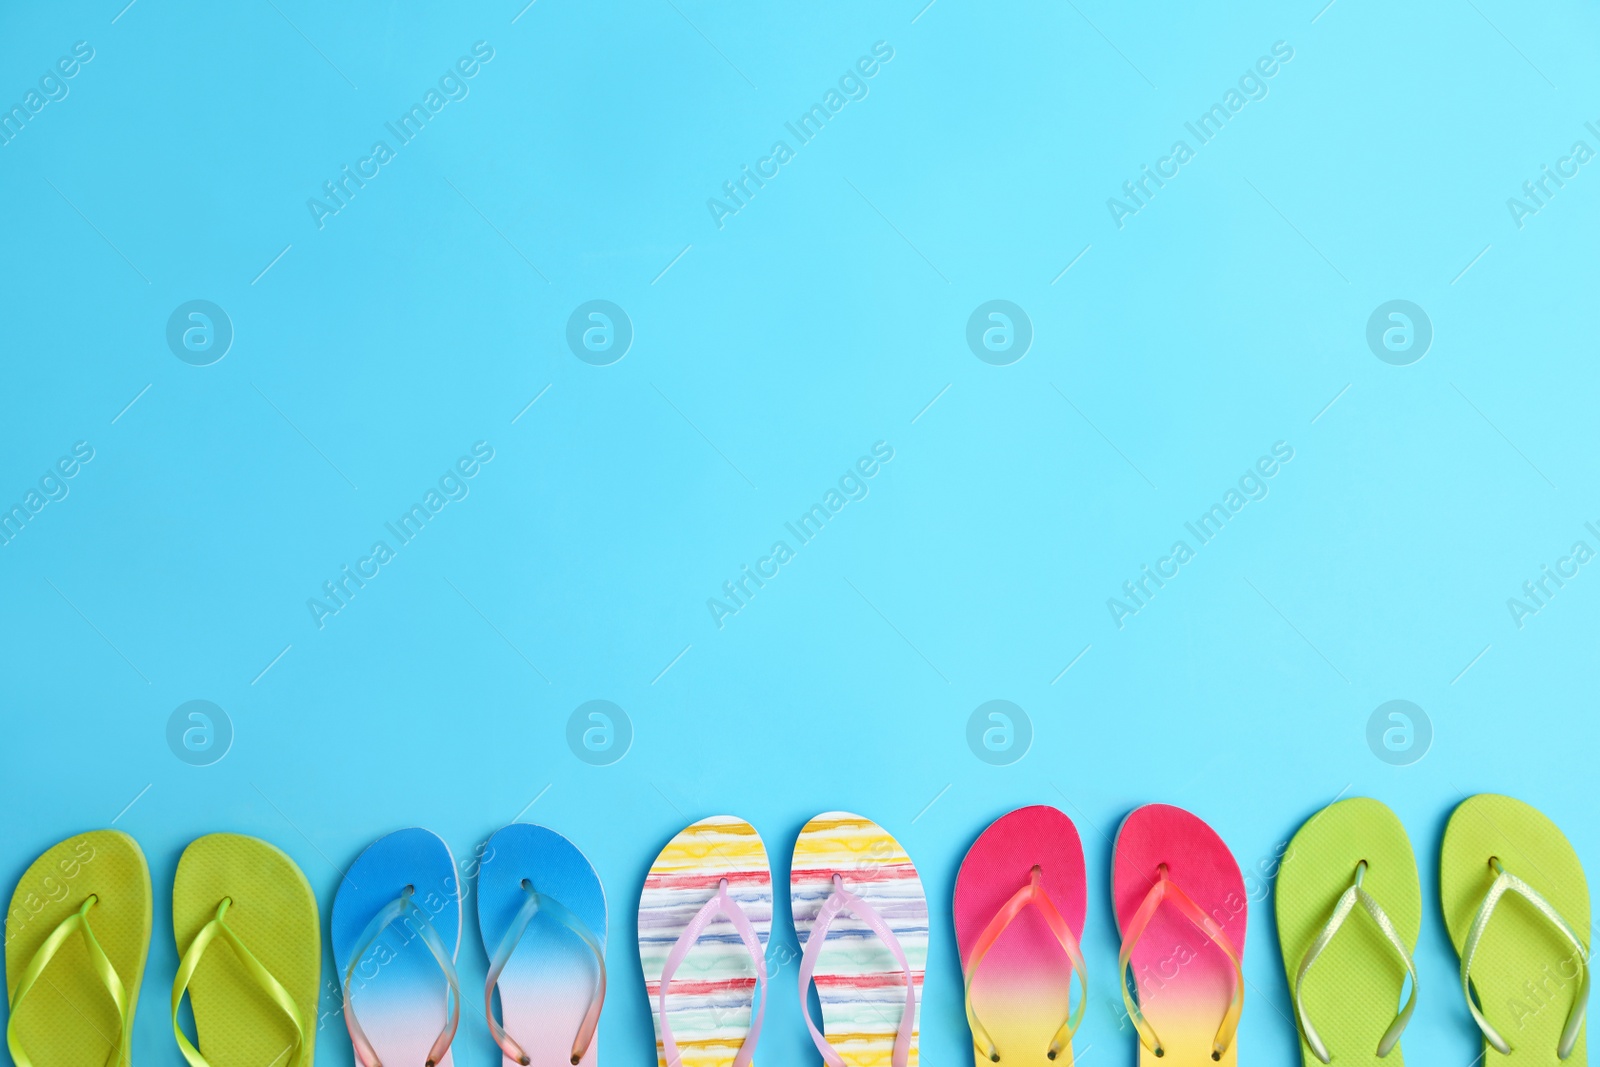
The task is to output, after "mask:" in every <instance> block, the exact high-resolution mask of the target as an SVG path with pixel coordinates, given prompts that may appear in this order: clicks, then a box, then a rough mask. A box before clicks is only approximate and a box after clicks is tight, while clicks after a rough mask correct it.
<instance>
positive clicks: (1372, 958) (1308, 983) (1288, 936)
mask: <svg viewBox="0 0 1600 1067" xmlns="http://www.w3.org/2000/svg"><path fill="white" fill-rule="evenodd" d="M1363 860H1365V861H1366V864H1367V869H1366V873H1365V874H1364V875H1363V876H1362V881H1361V887H1362V888H1363V889H1365V890H1366V891H1367V892H1368V893H1370V894H1372V897H1373V899H1374V900H1376V901H1377V902H1378V905H1379V906H1380V907H1381V908H1383V910H1384V913H1385V914H1386V915H1388V916H1389V919H1390V921H1391V922H1393V923H1394V927H1395V932H1396V933H1398V934H1399V935H1400V940H1401V941H1402V942H1403V943H1404V944H1405V946H1406V950H1407V951H1408V952H1413V953H1414V952H1415V951H1416V947H1417V932H1418V930H1419V929H1420V927H1421V925H1422V886H1421V882H1420V880H1419V879H1418V877H1417V859H1416V856H1415V855H1413V853H1412V851H1411V839H1410V838H1409V837H1407V836H1406V830H1405V827H1404V826H1402V825H1401V824H1400V820H1399V818H1398V817H1397V816H1396V815H1395V813H1394V812H1392V811H1390V810H1389V809H1388V808H1387V807H1385V806H1384V805H1383V804H1381V803H1379V802H1378V801H1376V800H1370V799H1368V798H1366V797H1351V798H1350V799H1348V800H1341V801H1338V802H1337V803H1335V804H1331V805H1329V806H1328V807H1326V808H1323V809H1322V810H1321V811H1319V812H1318V813H1317V814H1315V815H1313V816H1312V817H1311V818H1310V819H1308V820H1307V821H1306V823H1305V825H1304V826H1302V827H1300V829H1299V831H1298V832H1297V833H1296V834H1295V835H1294V838H1293V839H1292V840H1291V841H1290V842H1289V851H1288V853H1287V854H1286V855H1285V857H1284V859H1283V861H1282V864H1281V866H1280V867H1279V871H1278V886H1277V901H1276V907H1277V915H1278V941H1279V943H1280V945H1281V947H1282V949H1283V965H1284V970H1285V971H1286V972H1287V974H1288V977H1289V996H1290V1002H1291V1004H1292V1003H1293V999H1294V989H1295V976H1296V975H1297V974H1298V973H1299V970H1300V961H1301V960H1302V959H1304V958H1305V955H1306V953H1307V952H1309V951H1310V950H1311V947H1312V945H1313V944H1314V943H1315V941H1316V939H1317V936H1318V935H1319V934H1320V933H1321V932H1322V929H1323V927H1324V926H1326V925H1327V922H1328V919H1329V918H1330V917H1331V916H1332V914H1333V909H1334V905H1335V904H1336V903H1337V902H1338V900H1339V897H1340V895H1341V894H1343V893H1344V891H1345V890H1346V889H1348V888H1350V885H1351V883H1352V882H1353V881H1354V880H1355V875H1356V867H1357V865H1358V864H1360V863H1361V861H1363ZM1406 977H1407V976H1406V969H1405V964H1404V963H1402V962H1401V961H1400V958H1399V957H1398V956H1397V955H1396V954H1395V950H1394V946H1393V945H1391V944H1390V943H1389V940H1388V939H1387V938H1385V937H1384V936H1383V934H1382V933H1380V932H1379V930H1378V927H1377V924H1376V923H1375V922H1374V921H1373V920H1372V919H1371V917H1370V916H1368V914H1367V912H1366V910H1365V909H1364V908H1362V907H1361V906H1360V905H1359V904H1357V905H1356V907H1355V909H1354V910H1353V911H1352V912H1351V913H1350V915H1349V917H1348V918H1346V920H1345V922H1344V924H1343V925H1342V926H1341V927H1340V928H1339V931H1338V933H1337V934H1336V935H1335V936H1334V938H1333V940H1332V941H1330V942H1329V943H1328V946H1327V947H1326V948H1325V949H1323V951H1322V954H1321V955H1320V956H1318V957H1317V960H1316V963H1315V964H1314V965H1313V968H1312V970H1311V971H1310V972H1309V973H1308V974H1307V975H1306V979H1305V988H1304V990H1303V991H1302V998H1303V1001H1304V1003H1305V1008H1306V1012H1307V1014H1308V1015H1310V1016H1311V1021H1312V1023H1313V1025H1314V1026H1315V1027H1316V1030H1317V1033H1318V1034H1319V1035H1320V1036H1321V1038H1322V1042H1323V1045H1324V1046H1325V1047H1326V1049H1327V1051H1328V1053H1329V1054H1330V1055H1331V1056H1332V1057H1333V1059H1334V1060H1335V1061H1337V1062H1338V1063H1340V1064H1363V1063H1370V1064H1372V1065H1374V1067H1378V1065H1382V1067H1401V1065H1402V1064H1403V1063H1404V1062H1405V1061H1404V1059H1403V1058H1402V1056H1401V1049H1400V1046H1399V1045H1396V1046H1395V1047H1394V1048H1393V1049H1391V1050H1390V1051H1389V1054H1388V1055H1387V1056H1385V1057H1382V1058H1380V1057H1379V1056H1378V1043H1379V1042H1380V1041H1381V1040H1382V1039H1383V1035H1384V1032H1385V1031H1387V1030H1388V1029H1389V1025H1390V1024H1391V1023H1393V1022H1394V1018H1395V1012H1396V1011H1397V1010H1398V1009H1399V1006H1400V990H1401V988H1402V987H1403V985H1404V984H1405V981H1406ZM1300 1051H1301V1053H1302V1055H1303V1057H1304V1060H1305V1063H1306V1067H1312V1065H1317V1067H1320V1065H1321V1062H1322V1061H1321V1060H1319V1059H1318V1058H1317V1056H1316V1053H1314V1052H1312V1051H1311V1046H1310V1045H1309V1044H1307V1043H1306V1040H1305V1036H1304V1035H1303V1034H1302V1035H1301V1038H1300Z"/></svg>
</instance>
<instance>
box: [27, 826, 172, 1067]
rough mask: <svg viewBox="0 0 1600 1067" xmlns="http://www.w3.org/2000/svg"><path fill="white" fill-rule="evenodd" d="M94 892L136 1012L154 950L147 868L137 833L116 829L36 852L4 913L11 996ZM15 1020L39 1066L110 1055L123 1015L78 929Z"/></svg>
mask: <svg viewBox="0 0 1600 1067" xmlns="http://www.w3.org/2000/svg"><path fill="white" fill-rule="evenodd" d="M90 896H94V897H96V898H97V902H96V904H95V905H94V907H92V908H91V909H90V910H89V925H90V928H91V929H93V931H94V936H95V940H96V941H98V942H99V944H100V948H101V949H102V950H103V951H104V952H105V954H106V958H107V959H109V960H110V961H111V966H112V968H113V969H114V970H115V971H116V972H117V977H118V978H119V979H120V980H121V982H122V986H123V989H124V990H125V991H126V992H127V995H128V1003H129V1008H128V1010H129V1012H130V1013H131V1012H132V1011H133V1006H134V1005H136V1004H137V1003H138V1000H139V986H140V983H141V981H142V980H143V978H144V965H145V958H146V957H147V955H148V954H149V951H150V923H151V917H150V916H151V889H150V868H149V866H148V865H147V864H146V863H145V858H144V853H143V852H142V851H140V849H139V845H138V844H137V843H136V842H135V841H134V840H133V838H131V837H129V836H128V835H127V834H125V833H122V832H120V831H117V830H94V831H91V832H89V833H86V834H79V835H77V836H76V837H71V838H68V839H67V840H65V841H62V842H61V843H60V844H58V845H55V846H54V847H52V848H50V849H49V850H47V851H46V852H45V853H44V854H43V855H42V856H40V857H39V858H38V859H37V860H34V862H33V865H32V866H30V867H29V868H28V870H27V872H26V873H25V874H23V876H22V879H21V880H20V881H19V882H18V883H17V889H16V892H15V893H13V894H12V897H11V910H10V911H9V912H8V913H7V914H6V993H7V1000H8V1001H9V1000H10V999H12V998H13V997H15V995H16V988H17V983H18V981H20V980H21V978H22V972H23V970H24V969H25V968H26V967H27V966H28V963H29V961H30V960H32V959H33V957H34V955H35V953H37V952H38V951H39V948H40V946H41V945H43V944H44V942H45V939H46V938H48V937H49V936H50V934H51V933H52V932H53V931H54V930H55V928H56V927H57V926H59V925H60V924H61V922H62V920H64V919H67V918H68V917H70V916H71V915H72V914H73V913H74V912H76V911H78V909H79V908H81V907H82V906H83V902H84V901H85V900H87V899H88V898H89V897H90ZM16 1027H17V1038H18V1045H19V1046H20V1047H21V1048H22V1049H24V1050H26V1052H27V1055H28V1057H29V1058H30V1059H32V1060H33V1062H34V1063H35V1064H37V1065H38V1067H56V1065H58V1064H59V1065H67V1064H103V1063H105V1062H106V1060H107V1058H108V1057H109V1056H110V1055H111V1050H112V1048H113V1046H115V1044H116V1042H117V1035H118V1033H119V1032H120V1031H121V1029H122V1022H121V1019H120V1018H119V1017H118V1015H117V1009H116V1005H115V1004H113V1003H112V1000H111V995H110V994H109V993H108V992H107V991H106V988H105V986H104V985H103V984H101V981H100V977H99V975H98V974H96V973H95V970H94V966H93V964H92V963H91V962H90V959H89V950H88V948H87V946H86V945H85V944H84V940H83V938H82V937H81V936H79V935H77V934H74V935H72V936H71V937H68V938H67V940H66V941H65V942H64V943H63V944H62V945H61V947H60V948H59V949H58V950H57V951H56V955H55V958H54V959H52V960H51V961H50V964H49V966H47V967H46V968H45V969H44V971H43V973H42V974H41V975H40V978H39V981H38V983H37V984H36V985H34V987H33V989H32V991H31V992H29V994H28V997H27V999H26V1000H25V1001H23V1003H22V1004H21V1005H20V1007H19V1009H18V1013H17V1018H16ZM129 1054H130V1050H129V1049H127V1048H124V1049H122V1050H121V1055H120V1056H119V1057H118V1058H117V1061H116V1063H117V1064H120V1065H126V1064H127V1063H128V1058H129Z"/></svg>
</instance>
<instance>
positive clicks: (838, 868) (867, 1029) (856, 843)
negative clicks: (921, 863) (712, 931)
mask: <svg viewBox="0 0 1600 1067" xmlns="http://www.w3.org/2000/svg"><path fill="white" fill-rule="evenodd" d="M789 895H790V904H791V908H792V910H793V912H794V930H795V936H796V937H797V938H798V939H799V941H800V945H801V947H802V948H803V950H804V951H803V952H802V954H801V957H800V1010H801V1012H802V1014H804V1016H805V1020H806V1027H807V1029H809V1030H810V1031H811V1040H812V1042H813V1043H815V1045H816V1046H817V1051H818V1052H820V1053H822V1059H823V1062H825V1063H826V1064H828V1067H883V1065H886V1064H887V1065H889V1067H909V1065H911V1064H915V1063H916V1062H917V1022H918V1018H917V1016H918V1009H919V1008H920V1006H921V997H922V972H923V968H924V966H925V965H926V962H927V957H928V900H927V896H926V895H925V894H924V893H923V891H922V880H921V879H920V878H918V877H917V868H916V867H915V866H914V865H913V864H912V862H911V857H909V856H907V855H906V852H905V849H903V848H901V847H900V842H898V841H896V840H895V839H894V838H893V837H891V836H889V834H888V832H887V831H885V830H884V829H883V828H882V827H880V826H878V825H877V824H876V823H874V822H872V821H870V820H868V819H863V818H862V817H861V816H859V815H852V814H850V813H849V812H845V811H830V812H825V813H824V814H822V815H818V816H817V817H816V818H814V819H812V820H811V821H810V822H808V823H806V824H805V826H804V827H803V828H802V829H801V831H800V836H799V838H798V839H797V840H796V841H795V843H794V862H793V864H792V865H791V867H790V873H789ZM813 981H815V982H816V986H817V999H818V1000H819V1001H820V1002H821V1004H822V1030H821V1031H818V1029H817V1024H816V1023H814V1022H812V1021H811V1012H810V1010H809V1009H808V1008H807V1006H806V991H807V987H809V986H810V985H811V983H812V982H813Z"/></svg>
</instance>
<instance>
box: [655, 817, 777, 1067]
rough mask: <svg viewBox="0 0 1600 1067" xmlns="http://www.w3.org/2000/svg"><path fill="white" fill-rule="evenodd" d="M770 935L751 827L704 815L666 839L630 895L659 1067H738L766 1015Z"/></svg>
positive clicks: (764, 870) (764, 874)
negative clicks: (635, 896) (635, 895)
mask: <svg viewBox="0 0 1600 1067" xmlns="http://www.w3.org/2000/svg"><path fill="white" fill-rule="evenodd" d="M771 933H772V869H771V865H770V864H769V863H768V862H767V849H766V846H765V845H763V844H762V843H761V835H760V834H758V833H756V828H755V827H754V826H751V825H750V824H749V823H747V822H745V821H744V820H743V819H736V818H734V817H733V816H732V815H714V816H712V817H711V818H709V819H702V820H700V821H699V822H697V823H695V824H694V825H693V826H690V827H688V828H687V829H685V830H683V831H682V832H681V833H679V834H678V835H677V836H676V837H674V838H673V839H672V840H671V841H669V842H667V846H666V847H665V848H663V849H662V850H661V854H660V855H659V856H657V857H656V861H655V862H654V863H652V864H651V865H650V873H649V875H648V876H646V878H645V880H644V890H643V892H642V893H640V895H639V963H640V965H641V966H642V967H643V968H644V985H645V991H646V993H647V994H648V996H649V998H650V1006H651V1008H652V1013H651V1014H652V1018H653V1020H654V1022H655V1027H656V1060H657V1063H658V1064H659V1065H660V1067H728V1065H730V1064H731V1065H733V1067H748V1064H749V1063H750V1057H751V1056H752V1055H754V1053H755V1050H756V1043H757V1042H758V1041H760V1039H761V1022H762V1020H763V1018H765V1016H766V1010H767V960H766V955H765V953H766V945H767V938H768V936H769V935H770V934H771ZM758 983H759V985H760V991H759V992H757V989H756V987H757V984H758Z"/></svg>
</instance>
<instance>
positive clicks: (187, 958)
mask: <svg viewBox="0 0 1600 1067" xmlns="http://www.w3.org/2000/svg"><path fill="white" fill-rule="evenodd" d="M318 930H319V924H318V917H317V898H316V896H315V895H314V894H313V893H312V892H311V886H310V884H309V883H307V882H306V876H305V875H304V874H302V873H301V872H300V868H299V867H297V866H295V863H294V860H292V859H290V858H289V857H288V856H286V855H284V854H283V853H282V852H279V851H278V850H277V849H276V848H273V847H272V846H271V845H269V844H267V843H266V842H265V841H258V840H257V839H256V838H253V837H244V836H241V835H239V834H210V835H208V836H206V837H201V838H198V839H196V840H195V841H193V842H191V843H190V845H189V847H188V848H186V849H184V850H183V857H182V858H181V859H179V860H178V873H177V875H176V877H174V878H173V880H172V932H173V936H174V939H175V940H176V941H177V945H178V955H179V957H180V959H181V962H180V963H179V964H178V974H177V977H176V979H174V981H173V983H172V1032H173V1033H174V1034H175V1035H176V1036H177V1039H178V1048H179V1050H180V1051H182V1053H183V1057H184V1059H186V1060H188V1061H189V1063H190V1064H191V1067H235V1065H246V1064H253V1065H263V1064H270V1065H272V1067H280V1065H281V1067H311V1062H312V1057H313V1055H314V1052H315V1049H314V1045H315V1042H316V1036H317V1032H316V1019H317V982H318V979H319V978H320V977H321V974H322V941H321V934H320V933H319V932H318ZM218 947H225V948H226V949H228V951H208V950H210V949H215V948H218ZM185 990H187V991H188V993H189V999H190V1003H191V1006H192V1007H193V1009H194V1028H195V1031H196V1033H197V1034H198V1035H199V1042H200V1044H201V1045H203V1046H205V1052H204V1054H202V1053H201V1052H200V1050H199V1049H197V1048H195V1046H194V1045H193V1044H191V1043H190V1042H189V1038H188V1037H187V1036H185V1034H184V1032H183V1029H182V1028H181V1027H180V1026H179V1025H178V1005H179V1004H181V1003H182V1001H183V994H184V991H185Z"/></svg>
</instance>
